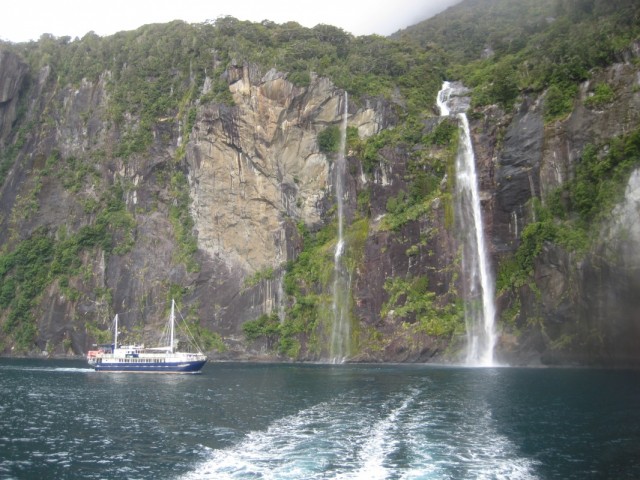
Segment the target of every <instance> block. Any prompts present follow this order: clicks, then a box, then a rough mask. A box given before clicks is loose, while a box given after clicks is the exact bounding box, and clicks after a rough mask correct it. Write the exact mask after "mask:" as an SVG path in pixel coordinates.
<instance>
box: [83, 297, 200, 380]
mask: <svg viewBox="0 0 640 480" xmlns="http://www.w3.org/2000/svg"><path fill="white" fill-rule="evenodd" d="M175 324H176V322H175V302H174V301H173V300H172V301H171V317H170V318H169V324H168V328H169V332H168V345H166V346H159V347H151V348H148V347H145V346H144V345H143V344H142V345H139V344H133V345H119V344H118V315H117V314H116V316H115V319H114V339H113V344H110V345H97V347H98V349H97V350H91V351H89V352H88V353H87V361H88V362H89V365H91V366H92V367H93V368H94V369H95V371H96V372H131V373H200V371H201V370H202V367H204V364H205V363H207V357H206V356H205V355H204V354H203V353H202V351H201V350H200V349H199V348H197V347H196V352H179V351H176V348H175V347H176V342H175V339H174V337H175ZM192 343H194V345H195V341H194V342H192Z"/></svg>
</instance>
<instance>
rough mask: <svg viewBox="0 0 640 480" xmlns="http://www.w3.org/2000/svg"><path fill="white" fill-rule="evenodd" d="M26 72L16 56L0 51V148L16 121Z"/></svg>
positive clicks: (24, 66)
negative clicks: (19, 95)
mask: <svg viewBox="0 0 640 480" xmlns="http://www.w3.org/2000/svg"><path fill="white" fill-rule="evenodd" d="M27 72H28V66H27V64H26V63H24V62H23V61H22V60H21V59H20V57H19V56H18V55H16V54H14V53H12V52H8V51H3V50H0V147H1V146H2V145H4V143H5V142H6V139H7V137H8V136H9V134H10V133H11V128H12V126H13V122H14V120H15V119H16V110H17V106H18V101H19V98H18V94H19V93H20V89H21V88H22V86H23V83H24V80H25V76H26V74H27Z"/></svg>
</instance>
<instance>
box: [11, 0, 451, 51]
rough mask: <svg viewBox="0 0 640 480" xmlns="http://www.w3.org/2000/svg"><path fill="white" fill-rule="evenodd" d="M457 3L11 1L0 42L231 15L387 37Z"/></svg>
mask: <svg viewBox="0 0 640 480" xmlns="http://www.w3.org/2000/svg"><path fill="white" fill-rule="evenodd" d="M459 1H460V0H369V1H364V0H319V1H318V0H315V1H313V2H307V1H303V0H224V1H222V0H170V1H169V0H98V1H87V0H83V1H80V0H13V1H11V2H7V4H5V5H3V7H2V14H1V15H0V38H1V39H3V40H9V41H11V42H24V41H28V40H37V39H38V38H39V37H40V35H41V34H43V33H51V34H53V35H55V36H57V37H61V36H66V35H68V36H70V37H72V38H75V37H82V36H84V34H85V33H87V32H90V31H94V32H95V33H97V34H98V35H111V34H113V33H115V32H119V31H121V30H133V29H136V28H138V27H139V26H141V25H145V24H147V23H162V22H169V21H171V20H176V19H181V20H185V21H187V22H189V23H200V22H204V21H205V20H210V19H215V18H217V17H219V16H224V15H231V16H233V17H236V18H238V19H240V20H251V21H255V22H259V21H261V20H265V19H268V20H271V21H274V22H276V23H283V22H287V21H290V20H293V21H296V22H298V23H300V24H301V25H303V26H305V27H313V26H315V25H317V24H319V23H326V24H329V25H335V26H337V27H340V28H342V29H343V30H346V31H347V32H350V33H353V34H354V35H368V34H374V33H376V34H379V35H389V34H391V33H393V32H395V31H396V30H399V29H400V28H404V27H407V26H409V25H412V24H414V23H416V22H418V21H420V20H423V19H425V18H428V17H430V16H432V15H434V14H436V13H438V12H440V11H442V10H444V9H445V8H447V7H449V6H451V5H453V4H455V3H458V2H459Z"/></svg>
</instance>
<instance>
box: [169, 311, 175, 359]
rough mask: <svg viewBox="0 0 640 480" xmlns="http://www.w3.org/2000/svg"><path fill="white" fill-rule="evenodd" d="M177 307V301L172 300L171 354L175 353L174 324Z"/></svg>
mask: <svg viewBox="0 0 640 480" xmlns="http://www.w3.org/2000/svg"><path fill="white" fill-rule="evenodd" d="M175 305H176V301H175V300H174V299H173V298H172V299H171V341H170V342H169V348H171V353H173V324H174V323H175V313H174V310H175Z"/></svg>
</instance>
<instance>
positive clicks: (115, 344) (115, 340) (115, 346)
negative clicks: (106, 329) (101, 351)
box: [113, 313, 118, 352]
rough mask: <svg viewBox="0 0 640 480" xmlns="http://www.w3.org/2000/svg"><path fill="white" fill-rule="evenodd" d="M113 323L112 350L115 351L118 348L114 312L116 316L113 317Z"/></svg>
mask: <svg viewBox="0 0 640 480" xmlns="http://www.w3.org/2000/svg"><path fill="white" fill-rule="evenodd" d="M113 323H114V327H113V329H114V331H115V332H114V335H113V351H114V352H115V351H116V349H117V348H118V314H117V313H116V318H114V319H113Z"/></svg>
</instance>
